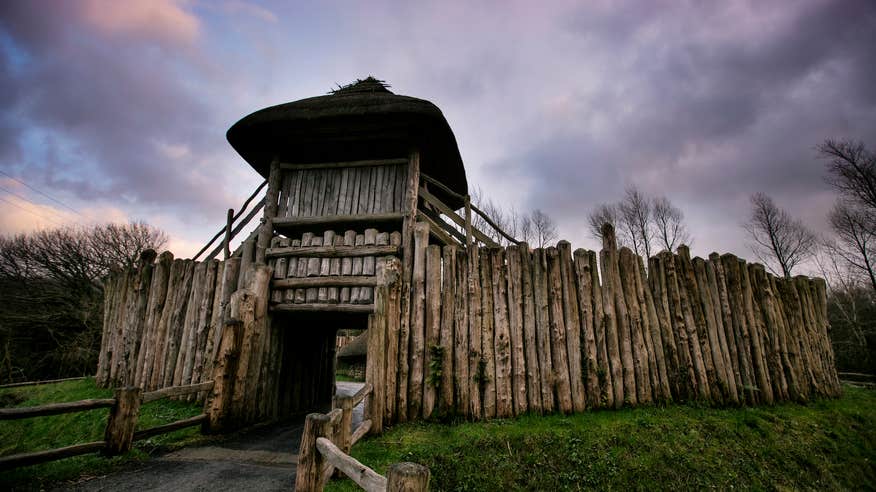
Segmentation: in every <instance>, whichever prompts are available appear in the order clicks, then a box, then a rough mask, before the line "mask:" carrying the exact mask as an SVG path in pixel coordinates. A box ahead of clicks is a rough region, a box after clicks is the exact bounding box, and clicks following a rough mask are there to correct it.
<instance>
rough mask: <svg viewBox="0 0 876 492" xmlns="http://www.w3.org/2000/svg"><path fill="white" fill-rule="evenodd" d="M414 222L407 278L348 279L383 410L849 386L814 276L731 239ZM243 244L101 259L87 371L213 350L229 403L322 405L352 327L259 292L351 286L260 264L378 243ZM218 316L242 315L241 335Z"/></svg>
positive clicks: (331, 293) (570, 408) (613, 403)
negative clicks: (201, 255) (520, 233)
mask: <svg viewBox="0 0 876 492" xmlns="http://www.w3.org/2000/svg"><path fill="white" fill-rule="evenodd" d="M414 229H415V231H414V237H415V241H414V244H413V246H412V251H411V253H412V258H411V267H412V272H411V273H412V281H411V282H410V283H404V282H402V281H398V282H399V283H397V284H393V285H394V286H393V287H391V288H389V289H388V290H386V291H381V292H383V293H382V294H381V295H378V290H379V289H378V288H373V289H369V291H368V292H367V293H365V292H363V291H362V290H360V291H359V293H358V296H359V297H358V299H360V300H359V301H358V302H363V301H362V299H367V301H365V302H375V301H376V303H375V306H374V312H373V314H370V315H369V316H368V321H367V323H366V322H365V321H364V317H362V318H361V319H360V318H357V319H359V320H360V321H361V324H362V326H361V327H362V328H364V327H366V326H368V327H370V328H369V329H370V330H372V331H375V330H379V334H377V332H375V334H373V335H369V364H370V365H369V370H368V379H369V382H371V383H372V384H374V387H375V393H374V395H375V396H374V397H375V398H379V399H380V402H379V403H380V404H379V406H374V405H373V404H372V408H376V409H377V410H378V411H379V414H378V415H380V416H382V419H381V420H382V421H383V422H384V423H392V422H398V421H404V420H416V419H422V418H429V417H433V416H438V415H444V414H458V415H463V416H465V417H468V418H472V419H489V418H502V417H509V416H513V415H518V414H522V413H525V412H534V413H551V412H563V413H570V412H580V411H584V410H587V409H592V408H604V407H611V408H619V407H622V406H625V405H650V404H655V403H664V402H670V401H689V400H697V401H701V402H705V403H708V404H713V405H756V404H771V403H774V402H777V401H785V400H792V401H799V402H804V401H808V400H810V399H812V398H815V397H833V396H837V395H839V394H840V392H841V389H840V385H839V379H838V377H837V374H836V370H835V366H834V359H833V352H832V348H831V345H830V340H829V336H828V331H829V326H828V321H827V316H826V290H825V289H826V285H825V282H824V281H823V280H821V279H810V278H807V277H802V276H798V277H795V278H793V279H784V278H777V277H774V276H773V275H771V274H769V273H767V272H766V271H765V270H764V268H763V267H762V266H761V265H759V264H749V263H747V262H745V261H744V260H742V259H739V258H737V257H735V256H733V255H730V254H725V255H718V254H712V255H710V256H709V258H708V259H703V258H691V257H690V253H689V251H688V249H687V248H686V247H681V248H679V250H678V251H677V252H676V253H671V252H668V251H664V252H661V253H659V254H657V255H656V256H654V257H652V258H649V259H648V260H647V269H646V262H645V260H644V259H643V258H640V257H638V256H636V255H634V254H633V253H632V252H631V251H630V250H629V249H627V248H621V249H618V248H617V247H616V245H615V242H614V238H613V234H612V233H610V234H607V235H606V241H605V244H604V245H603V246H604V247H603V249H602V250H601V251H600V252H599V253H597V252H594V251H587V250H583V249H578V250H575V251H572V249H571V246H570V245H569V243H568V242H565V241H561V242H560V243H559V244H558V245H557V246H556V247H549V248H544V249H534V250H530V249H529V247H528V246H527V245H525V244H521V245H517V246H510V247H508V248H504V249H501V248H496V249H493V248H489V249H487V248H477V247H472V248H471V249H470V250H468V251H465V250H464V249H461V248H457V247H455V246H445V247H443V248H442V247H439V246H437V245H434V244H429V240H428V239H429V238H428V229H427V228H426V227H421V226H419V225H418V226H417V227H415V228H414ZM609 232H611V231H609ZM305 236H306V235H305ZM311 236H312V235H311ZM326 236H329V237H330V240H331V242H332V244H339V243H340V240H339V238H342V237H343V238H344V240H345V241H348V242H352V243H353V245H355V244H356V243H357V237H359V239H358V243H360V244H361V245H362V246H365V242H366V239H365V238H366V237H369V239H368V240H367V241H368V243H369V244H370V242H371V241H372V237H373V241H374V243H375V244H378V243H385V242H386V241H387V240H389V241H392V239H391V238H390V236H392V235H390V234H386V233H378V232H377V231H376V230H373V229H371V230H367V231H364V232H363V233H362V234H357V233H347V234H344V235H343V236H340V235H338V234H334V233H332V231H328V232H325V233H323V234H322V236H321V238H322V239H325V238H326ZM378 238H382V239H378ZM311 239H312V237H311ZM277 241H289V242H290V243H291V241H290V240H288V239H278V240H277ZM295 241H301V242H303V241H304V237H302V239H301V240H298V239H296V240H295ZM252 255H253V249H252V248H249V249H248V250H247V248H244V257H243V258H232V259H229V260H227V261H224V262H219V261H215V260H214V261H210V262H204V263H196V262H192V261H190V260H175V259H174V258H173V256H172V255H170V254H169V253H164V254H162V255H161V256H160V257H159V258H158V259H157V261H155V259H154V255H153V256H151V257H144V259H143V261H142V262H141V264H140V265H139V267H138V268H135V269H131V270H126V271H123V272H117V273H115V274H113V275H112V276H111V277H110V278H109V279H108V283H107V289H106V309H105V313H104V318H105V323H104V336H103V340H102V347H101V355H100V362H99V367H98V371H97V380H98V382H99V383H101V384H103V385H107V386H110V385H112V386H121V385H136V386H141V387H143V388H144V389H145V390H154V389H158V388H161V387H166V386H173V385H185V384H195V383H199V382H203V381H207V380H210V379H215V376H214V372H215V371H214V364H233V366H234V367H232V368H231V369H229V370H228V371H226V372H227V373H228V374H230V375H231V376H229V377H231V378H233V381H232V382H222V381H219V380H217V387H221V386H222V385H223V384H229V385H231V386H233V388H234V391H233V394H232V395H231V396H230V397H231V398H232V400H233V402H234V403H233V404H231V406H232V407H233V406H234V405H243V406H244V407H246V408H243V407H241V408H234V409H233V411H232V413H233V414H234V415H237V416H243V417H241V418H242V419H243V420H245V421H247V422H253V421H258V420H261V419H266V418H273V417H277V416H282V415H287V414H290V413H294V412H296V411H304V410H312V409H314V408H318V407H319V405H323V404H327V403H328V402H329V401H330V398H331V387H332V384H331V383H332V381H333V359H334V352H335V343H334V340H333V338H334V335H335V330H336V329H338V328H350V327H352V326H349V325H343V324H337V325H332V324H331V323H328V322H327V321H320V319H322V318H318V317H316V318H314V317H311V318H309V321H308V323H310V324H309V325H301V326H298V322H297V321H296V322H295V324H296V326H292V327H287V326H285V325H283V328H284V329H281V328H280V324H278V323H277V322H276V320H274V322H273V323H272V321H271V315H270V314H269V313H268V305H269V297H271V296H274V299H273V300H274V301H275V302H276V301H277V300H278V299H279V298H283V300H286V299H288V298H290V297H291V299H292V302H295V297H296V296H298V295H299V294H300V295H303V296H304V299H305V300H306V299H307V298H308V297H307V296H308V295H310V296H312V297H314V298H315V299H316V300H317V301H323V302H327V303H332V302H341V303H345V302H355V301H352V299H353V296H354V295H355V294H354V292H353V289H354V287H349V288H348V289H349V291H350V292H349V296H350V300H349V301H348V300H347V297H346V296H347V295H348V294H347V293H346V292H345V291H344V289H345V287H332V286H328V287H318V288H316V289H315V292H312V293H308V291H307V289H304V291H303V292H299V291H298V290H286V291H282V290H274V291H271V290H270V287H269V285H270V281H271V278H269V277H273V281H274V282H276V281H277V279H278V278H282V273H283V272H284V271H285V273H286V275H287V277H286V278H287V279H288V278H289V277H288V275H289V274H290V272H293V271H294V274H295V275H298V274H299V272H301V274H303V275H308V273H307V272H308V271H310V270H312V272H313V273H314V275H319V276H323V275H329V276H337V275H338V273H340V275H345V274H348V273H347V272H349V275H354V276H355V275H360V276H361V275H362V274H366V275H375V278H381V274H380V270H381V268H383V267H382V265H383V261H384V259H383V258H382V257H377V258H376V259H375V258H374V257H371V258H370V259H371V260H373V261H369V262H367V264H366V261H365V260H366V259H367V257H365V258H363V257H353V258H332V257H319V258H308V259H307V260H306V261H305V260H304V259H303V258H298V257H292V256H290V257H287V258H281V257H276V258H272V259H271V260H270V261H271V262H272V266H273V268H272V267H271V266H261V267H259V266H253V265H252V258H253V256H252ZM147 256H148V255H147ZM597 257H598V258H599V261H597ZM311 260H315V261H311ZM358 261H362V266H361V267H360V266H359V265H358ZM292 262H295V263H296V265H295V268H294V269H293V268H292V265H291V263H292ZM347 262H349V265H348V264H347ZM354 262H355V263H354ZM241 263H244V264H245V265H246V266H245V267H242V266H241ZM311 263H312V265H311ZM372 263H376V265H375V264H372ZM302 264H303V266H304V270H302V269H301V268H299V266H301V265H302ZM401 264H402V265H403V264H404V260H402V262H401ZM311 267H312V268H311ZM360 268H361V271H360ZM393 268H395V269H396V270H398V269H400V268H403V267H401V266H398V265H397V266H394V267H393ZM393 271H395V270H393ZM398 271H399V272H402V271H403V270H398ZM277 272H279V273H277ZM396 276H397V277H398V276H401V277H403V275H402V274H401V273H399V274H398V275H396ZM262 277H265V278H262ZM375 282H376V283H375V284H374V285H378V287H379V286H380V285H382V284H380V281H378V280H375ZM323 289H325V292H324V293H323V292H322V290H323ZM363 289H364V288H363ZM406 289H408V291H407V292H405V290H406ZM235 291H236V292H235ZM232 293H234V297H233V298H232ZM335 299H337V301H335ZM227 306H234V308H233V309H230V310H229V311H234V312H228V313H226V309H227ZM228 319H232V320H237V321H239V322H241V323H242V324H244V325H246V326H249V327H250V328H247V329H246V330H243V331H242V332H241V333H238V334H237V335H234V333H235V331H234V329H233V327H230V326H227V325H225V324H224V323H226V321H227V320H228ZM284 319H286V320H287V321H288V320H289V319H293V318H284ZM326 319H328V318H326ZM284 322H286V321H284ZM335 322H336V321H335ZM285 328H288V329H285ZM223 350H226V352H222V351H223ZM223 354H224V355H223ZM201 396H203V395H201ZM377 418H378V416H377V415H372V419H377ZM379 424H380V423H379V422H377V421H376V420H375V426H376V428H379V427H380V426H379Z"/></svg>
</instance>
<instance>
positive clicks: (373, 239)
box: [359, 229, 377, 303]
mask: <svg viewBox="0 0 876 492" xmlns="http://www.w3.org/2000/svg"><path fill="white" fill-rule="evenodd" d="M364 236H365V238H364V239H365V245H366V246H373V245H375V244H377V229H365V234H364ZM374 261H375V258H374V257H373V256H366V257H364V258H362V274H363V275H374ZM372 299H373V291H372V289H371V287H361V288H360V290H359V301H360V302H362V303H369V302H371V301H372Z"/></svg>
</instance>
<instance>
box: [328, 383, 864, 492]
mask: <svg viewBox="0 0 876 492" xmlns="http://www.w3.org/2000/svg"><path fill="white" fill-rule="evenodd" d="M352 455H353V456H354V457H355V458H356V459H358V460H359V461H361V462H362V463H364V464H366V465H368V466H370V467H372V468H374V469H375V470H377V471H378V472H379V473H381V474H385V473H386V469H387V467H388V465H390V464H391V463H395V462H399V461H414V462H418V463H422V464H424V465H427V466H428V467H429V469H430V471H431V473H432V481H431V486H432V490H448V491H450V490H453V491H468V490H484V491H487V490H489V491H495V490H503V491H510V490H549V491H552V492H553V491H561V490H584V489H597V490H607V489H609V490H610V489H615V490H701V489H710V488H711V489H719V490H727V489H731V488H734V489H754V490H874V489H876V468H874V467H876V465H874V462H876V391H873V390H865V389H856V388H849V387H846V388H845V395H844V396H843V397H842V398H841V399H838V400H820V401H815V402H811V403H809V404H807V405H797V404H790V403H789V404H782V405H776V406H772V407H758V408H732V409H712V408H700V407H697V406H693V405H674V406H668V407H651V408H636V409H625V410H620V411H597V412H588V413H585V414H580V415H573V416H560V415H553V416H547V417H537V416H523V417H520V418H517V419H514V420H499V421H493V422H489V423H459V424H456V425H450V424H440V423H412V424H404V425H399V426H396V427H395V428H393V429H390V430H389V431H388V432H386V433H385V434H383V435H381V436H379V437H376V438H370V439H367V440H364V441H361V442H360V443H359V444H357V445H356V446H355V447H354V448H353V452H352ZM327 490H333V491H341V490H358V489H357V488H356V487H355V484H353V483H352V482H351V481H349V480H343V481H334V482H332V483H331V484H330V485H329V487H328V488H327Z"/></svg>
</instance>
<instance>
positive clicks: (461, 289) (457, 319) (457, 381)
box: [445, 246, 471, 415]
mask: <svg viewBox="0 0 876 492" xmlns="http://www.w3.org/2000/svg"><path fill="white" fill-rule="evenodd" d="M450 248H453V251H455V253H454V255H455V259H454V263H455V269H456V279H455V280H454V282H455V283H456V285H455V288H454V293H455V296H454V300H455V302H454V307H455V309H454V323H453V343H454V348H453V373H452V374H453V387H454V388H455V391H454V403H455V406H454V407H453V408H454V409H455V411H456V413H459V414H460V415H470V413H469V409H470V405H471V399H470V398H469V382H470V381H471V374H470V373H469V342H468V302H467V301H468V295H467V294H468V268H467V264H466V262H467V255H466V253H467V252H466V251H458V250H455V247H453V246H450ZM445 254H446V252H445ZM445 258H446V257H445ZM446 264H447V263H446V260H445V265H446Z"/></svg>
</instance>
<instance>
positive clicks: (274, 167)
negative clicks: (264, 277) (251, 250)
mask: <svg viewBox="0 0 876 492" xmlns="http://www.w3.org/2000/svg"><path fill="white" fill-rule="evenodd" d="M279 194H280V161H278V160H277V159H274V160H273V161H272V162H271V170H270V174H269V175H268V194H267V196H266V197H265V215H264V219H262V228H261V230H260V231H259V236H258V242H257V243H256V252H255V253H256V256H255V262H256V264H257V265H263V264H264V263H265V251H267V249H268V244H269V243H270V242H271V236H272V235H273V234H274V217H276V216H277V200H279Z"/></svg>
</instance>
